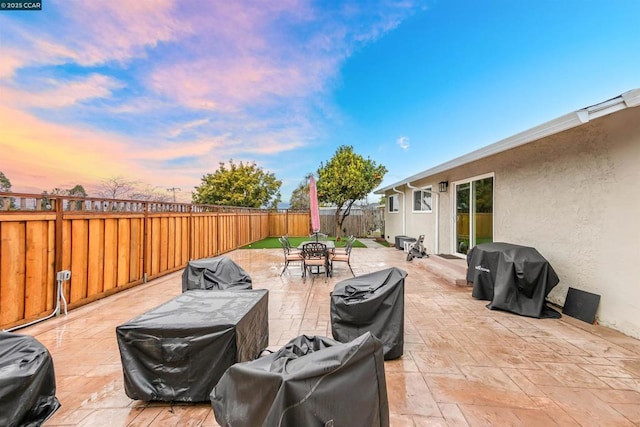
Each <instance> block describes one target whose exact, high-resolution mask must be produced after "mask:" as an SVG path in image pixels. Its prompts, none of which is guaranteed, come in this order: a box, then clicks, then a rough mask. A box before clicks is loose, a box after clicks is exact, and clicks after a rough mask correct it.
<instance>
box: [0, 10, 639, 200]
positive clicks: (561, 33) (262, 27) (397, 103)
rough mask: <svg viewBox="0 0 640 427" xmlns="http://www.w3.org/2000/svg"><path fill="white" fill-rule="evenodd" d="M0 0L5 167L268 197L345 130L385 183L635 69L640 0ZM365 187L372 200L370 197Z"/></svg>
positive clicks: (285, 190)
mask: <svg viewBox="0 0 640 427" xmlns="http://www.w3.org/2000/svg"><path fill="white" fill-rule="evenodd" d="M41 2H42V10H41V11H7V10H0V171H2V172H3V173H4V174H5V175H6V176H7V177H8V178H9V179H10V180H11V183H12V190H13V191H16V192H35V193H40V192H42V191H43V190H51V189H52V188H54V187H59V188H71V187H73V186H75V185H76V184H81V185H83V186H84V187H85V188H86V189H87V190H88V192H89V195H93V194H92V188H94V187H95V184H97V183H98V182H100V181H101V180H104V179H107V178H111V177H115V176H122V177H125V178H126V179H129V180H132V181H139V182H141V183H144V184H147V185H150V186H154V187H157V188H158V189H160V190H166V189H168V188H173V187H178V188H180V189H181V191H180V192H179V194H178V197H179V199H180V200H182V201H190V199H191V196H190V193H191V191H192V190H193V188H194V187H195V186H197V185H199V184H200V182H201V181H200V179H201V177H202V176H203V175H204V174H206V173H212V172H214V171H215V170H216V169H217V168H218V165H219V163H220V162H227V161H229V160H230V159H233V160H234V161H235V162H240V161H245V162H255V163H257V165H258V166H260V167H261V168H263V169H264V170H266V171H269V172H272V173H274V174H275V175H276V177H277V178H278V179H281V180H282V181H283V185H282V188H281V193H282V199H283V201H284V202H288V201H289V198H290V196H291V192H292V190H293V189H294V188H295V187H296V186H297V185H298V184H299V183H300V182H302V180H303V179H304V176H305V175H306V174H308V173H310V172H315V171H316V170H317V169H318V167H319V166H320V163H321V162H323V161H324V162H326V161H327V160H329V159H330V158H331V157H332V155H333V154H334V153H335V151H336V148H337V147H339V146H340V145H352V146H353V147H354V149H355V151H356V153H358V154H360V155H362V156H364V157H365V158H366V157H369V158H371V159H372V160H374V161H376V162H377V163H378V164H383V165H385V166H386V167H387V169H388V170H389V172H388V173H387V175H386V176H385V179H384V182H383V185H385V184H390V183H392V182H395V181H398V180H400V179H402V178H404V177H407V176H409V175H412V174H416V173H418V172H421V171H422V170H425V169H428V168H430V167H433V166H436V165H438V164H440V163H442V162H445V161H448V160H451V159H452V158H455V157H458V156H460V155H463V154H465V153H468V152H469V151H472V150H475V149H477V148H480V147H482V146H485V145H488V144H491V143H493V142H496V141H498V140H500V139H503V138H506V137H509V136H511V135H513V134H515V133H518V132H521V131H523V130H526V129H528V128H530V127H533V126H535V125H538V124H540V123H543V122H545V121H547V120H550V119H553V118H555V117H558V116H560V115H562V114H565V113H568V112H571V111H574V110H577V109H579V108H583V107H586V106H589V105H592V104H595V103H598V102H601V101H604V100H607V99H609V98H612V97H615V96H617V95H620V94H621V93H623V92H626V91H627V90H630V89H634V88H638V87H640V25H639V24H638V22H639V17H640V1H638V0H610V1H601V0H597V1H596V0H537V1H526V0H522V1H514V0H486V1H483V0H473V1H472V0H466V1H461V0H424V1H419V0H397V1H315V2H314V1H297V0H273V1H252V0H236V1H213V0H212V1H204V0H202V1H194V0H183V1H178V0H174V1H172V0H137V1H131V0H84V1H75V0H61V1H54V0H42V1H41ZM371 201H374V200H371Z"/></svg>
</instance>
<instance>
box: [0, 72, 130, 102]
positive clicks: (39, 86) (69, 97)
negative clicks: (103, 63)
mask: <svg viewBox="0 0 640 427" xmlns="http://www.w3.org/2000/svg"><path fill="white" fill-rule="evenodd" d="M122 87H124V85H123V84H122V83H120V82H118V81H117V80H115V79H114V78H112V77H109V76H104V75H100V74H91V75H89V76H87V77H82V78H79V79H76V80H71V81H61V80H47V81H41V82H38V81H35V80H32V82H31V85H30V86H29V87H28V88H23V89H20V90H17V89H14V88H4V89H3V92H4V94H5V96H6V97H7V98H6V100H7V101H8V102H10V103H12V104H13V105H17V106H23V107H38V108H58V107H68V106H71V105H74V104H77V103H79V102H82V101H86V100H90V99H96V98H108V97H110V96H111V95H112V92H113V91H114V90H115V89H120V88H122Z"/></svg>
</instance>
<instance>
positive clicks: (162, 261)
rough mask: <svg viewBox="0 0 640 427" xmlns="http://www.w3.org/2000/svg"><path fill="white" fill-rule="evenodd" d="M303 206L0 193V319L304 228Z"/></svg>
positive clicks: (45, 310) (86, 298) (10, 320)
mask: <svg viewBox="0 0 640 427" xmlns="http://www.w3.org/2000/svg"><path fill="white" fill-rule="evenodd" d="M309 224H310V218H309V212H289V211H275V210H274V211H269V210H263V209H249V208H234V207H223V206H208V205H191V204H180V203H157V202H141V201H130V200H105V199H93V198H73V197H64V196H46V197H45V196H43V195H30V194H18V193H0V328H3V329H6V328H10V327H12V326H18V325H21V324H25V323H28V322H30V321H32V320H35V319H38V318H41V317H43V316H45V315H48V314H50V313H52V312H53V310H54V308H55V306H56V286H57V279H56V274H57V272H59V271H64V270H69V271H70V272H71V279H70V280H69V281H67V282H65V283H64V286H63V290H64V296H65V299H66V301H67V302H68V305H69V308H70V309H73V308H75V307H78V306H81V305H84V304H87V303H89V302H92V301H95V300H97V299H99V298H102V297H105V296H108V295H111V294H114V293H116V292H119V291H121V290H124V289H128V288H130V287H132V286H136V285H139V284H141V283H144V282H146V281H147V280H150V279H153V278H155V277H159V276H161V275H164V274H168V273H171V272H174V271H176V270H179V269H181V268H184V267H185V266H186V264H187V262H188V261H189V260H191V259H199V258H205V257H210V256H218V255H220V254H223V253H226V252H229V251H232V250H234V249H237V248H239V247H241V246H244V245H247V244H249V243H253V242H255V241H258V240H260V239H263V238H265V237H269V236H280V235H283V234H289V235H291V236H306V235H308V234H309V232H310V226H309Z"/></svg>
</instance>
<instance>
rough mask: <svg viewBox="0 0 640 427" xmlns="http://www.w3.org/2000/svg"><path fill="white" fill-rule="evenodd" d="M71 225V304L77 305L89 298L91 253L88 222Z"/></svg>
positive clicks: (75, 222)
mask: <svg viewBox="0 0 640 427" xmlns="http://www.w3.org/2000/svg"><path fill="white" fill-rule="evenodd" d="M69 222H70V223H71V239H70V240H71V266H70V270H71V282H70V287H71V295H70V298H69V300H68V301H69V304H74V303H77V302H78V301H81V300H83V299H84V298H86V297H87V276H88V271H89V267H88V265H87V252H89V233H88V228H89V227H88V222H87V221H86V220H84V219H74V220H71V221H69Z"/></svg>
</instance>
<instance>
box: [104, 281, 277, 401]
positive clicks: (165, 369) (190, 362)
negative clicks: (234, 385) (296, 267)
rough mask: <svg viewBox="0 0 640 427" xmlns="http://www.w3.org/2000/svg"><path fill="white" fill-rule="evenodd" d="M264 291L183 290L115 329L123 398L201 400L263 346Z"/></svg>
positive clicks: (265, 330) (265, 333) (265, 327)
mask: <svg viewBox="0 0 640 427" xmlns="http://www.w3.org/2000/svg"><path fill="white" fill-rule="evenodd" d="M267 310H268V291H267V290H265V289H259V290H239V291H235V290H234V291H216V292H210V291H203V290H194V291H188V292H185V293H183V294H181V295H179V296H177V297H175V298H174V299H172V300H170V301H169V302H167V303H165V304H163V305H161V306H159V307H156V308H154V309H153V310H150V311H148V312H146V313H144V314H142V315H140V316H138V317H136V318H134V319H132V320H130V321H129V322H127V323H125V324H123V325H120V326H118V327H117V328H116V334H117V338H118V346H119V348H120V357H121V360H122V367H123V371H124V386H125V392H126V393H127V396H129V397H130V398H132V399H139V400H145V401H151V400H161V401H167V402H173V401H178V402H205V401H208V400H209V394H210V393H211V390H212V389H213V386H215V385H216V383H217V382H218V380H219V379H220V377H221V376H222V374H223V373H224V371H226V370H227V368H228V367H229V366H231V365H232V364H234V363H236V362H244V361H247V360H253V359H255V358H256V357H257V356H258V355H260V353H261V351H262V350H263V349H264V348H266V347H267V345H268V344H269V319H268V311H267Z"/></svg>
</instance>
